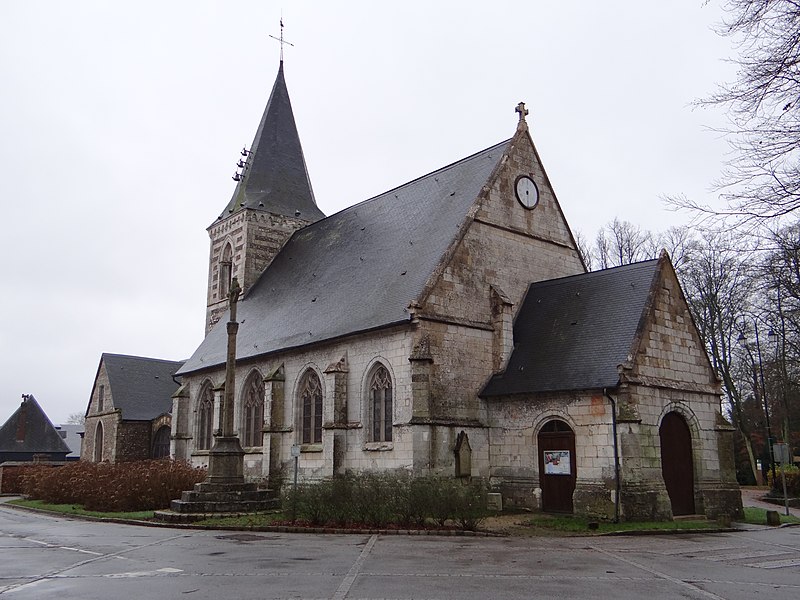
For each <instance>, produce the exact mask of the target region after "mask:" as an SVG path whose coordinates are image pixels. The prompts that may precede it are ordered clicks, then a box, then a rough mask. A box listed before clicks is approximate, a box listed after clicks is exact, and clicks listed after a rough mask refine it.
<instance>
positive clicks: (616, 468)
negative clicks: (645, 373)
mask: <svg viewBox="0 0 800 600" xmlns="http://www.w3.org/2000/svg"><path fill="white" fill-rule="evenodd" d="M603 395H604V396H605V397H606V398H608V400H609V402H611V430H612V433H613V435H614V480H615V484H616V490H615V493H614V523H619V491H620V479H619V446H618V444H617V401H616V400H614V398H612V397H611V394H609V393H608V390H607V389H606V388H603Z"/></svg>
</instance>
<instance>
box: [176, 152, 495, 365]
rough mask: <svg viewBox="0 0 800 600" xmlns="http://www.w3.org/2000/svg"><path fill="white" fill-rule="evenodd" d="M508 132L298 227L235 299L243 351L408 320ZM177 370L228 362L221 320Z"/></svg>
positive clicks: (289, 345) (242, 353)
mask: <svg viewBox="0 0 800 600" xmlns="http://www.w3.org/2000/svg"><path fill="white" fill-rule="evenodd" d="M508 143H509V140H506V141H504V142H501V143H500V144H497V145H495V146H492V147H491V148H487V149H486V150H483V151H481V152H478V153H477V154H474V155H472V156H469V157H467V158H464V159H462V160H460V161H458V162H456V163H453V164H451V165H449V166H447V167H444V168H442V169H440V170H438V171H434V172H433V173H430V174H429V175H425V176H424V177H421V178H419V179H416V180H414V181H412V182H410V183H407V184H405V185H402V186H400V187H398V188H395V189H393V190H390V191H388V192H386V193H384V194H381V195H380V196H376V197H374V198H372V199H370V200H366V201H364V202H362V203H360V204H356V205H355V206H351V207H350V208H347V209H345V210H343V211H341V212H339V213H336V214H335V215H332V216H330V217H328V218H326V219H322V220H321V221H317V222H316V223H314V224H312V225H309V226H308V227H305V228H303V229H301V230H299V231H297V232H295V233H294V235H293V236H292V237H291V239H290V240H289V241H288V242H287V243H286V245H285V246H284V247H283V249H282V250H281V251H280V252H279V253H278V255H277V256H276V257H275V259H274V260H273V262H272V263H271V264H270V266H269V267H268V268H267V270H266V271H265V272H264V273H263V274H262V275H261V278H260V279H259V280H258V281H257V282H256V284H255V285H254V286H253V287H252V288H251V290H250V292H249V293H248V294H247V296H246V297H245V298H244V299H243V300H242V301H241V302H240V303H239V306H238V320H239V322H240V328H239V334H238V338H237V349H236V356H237V359H246V358H248V357H253V356H258V355H261V354H266V353H269V352H273V351H276V350H282V349H287V348H293V347H297V346H302V345H305V344H309V343H314V342H319V341H322V340H328V339H333V338H336V337H339V336H342V335H347V334H351V333H355V332H359V331H366V330H370V329H374V328H377V327H383V326H386V325H390V324H393V323H400V322H403V321H407V320H408V319H409V315H408V312H407V310H406V309H407V307H408V305H409V304H410V303H411V302H412V301H414V300H416V298H417V297H418V296H419V294H420V293H421V292H422V290H423V288H424V286H425V284H426V282H427V281H428V278H429V277H430V276H431V274H432V273H433V271H434V269H435V268H436V266H437V265H438V264H439V262H440V261H441V260H442V257H443V256H444V254H445V252H446V250H447V248H448V247H449V246H450V244H451V243H452V242H453V240H454V239H455V237H456V235H457V234H458V232H459V228H460V227H461V225H462V223H463V222H464V220H465V219H466V218H467V215H468V213H469V209H470V207H472V206H473V204H474V202H475V200H476V199H477V198H478V196H479V194H480V193H481V190H482V187H483V186H484V184H486V183H487V182H488V180H489V178H490V176H491V174H492V173H493V171H494V169H495V167H496V166H497V165H498V163H499V161H500V158H501V157H502V155H503V152H504V151H505V150H506V148H507V146H508ZM225 320H227V317H225V318H223V320H222V321H220V322H219V323H217V325H216V326H215V327H214V328H213V329H212V330H211V331H210V332H209V334H208V336H206V338H205V340H204V341H203V342H202V344H201V345H200V347H199V348H198V349H197V350H196V351H195V353H194V355H193V356H192V357H191V358H190V359H189V360H188V361H187V362H186V364H185V365H184V366H183V368H182V369H181V373H189V372H192V371H197V370H200V369H204V368H208V367H212V366H217V365H221V364H224V362H225V356H226V344H227V334H226V327H225V323H224V321H225Z"/></svg>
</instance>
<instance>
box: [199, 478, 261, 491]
mask: <svg viewBox="0 0 800 600" xmlns="http://www.w3.org/2000/svg"><path fill="white" fill-rule="evenodd" d="M257 489H258V486H257V485H256V484H255V483H211V482H209V481H203V482H200V483H195V484H194V491H195V492H254V491H255V490H257Z"/></svg>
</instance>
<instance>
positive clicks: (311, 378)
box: [297, 369, 322, 444]
mask: <svg viewBox="0 0 800 600" xmlns="http://www.w3.org/2000/svg"><path fill="white" fill-rule="evenodd" d="M297 390H298V391H297V397H298V400H299V405H300V443H301V444H321V443H322V385H321V384H320V381H319V375H317V373H316V371H314V370H313V369H308V370H307V371H306V372H305V373H304V374H303V377H302V379H301V380H300V385H299V386H298V388H297Z"/></svg>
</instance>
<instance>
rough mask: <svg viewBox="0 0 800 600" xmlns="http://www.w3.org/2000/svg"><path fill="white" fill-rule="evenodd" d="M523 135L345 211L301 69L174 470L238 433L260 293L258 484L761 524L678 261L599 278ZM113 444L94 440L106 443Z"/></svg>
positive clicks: (175, 411) (238, 222)
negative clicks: (226, 414)
mask: <svg viewBox="0 0 800 600" xmlns="http://www.w3.org/2000/svg"><path fill="white" fill-rule="evenodd" d="M517 113H518V123H517V126H516V130H515V131H514V133H513V136H512V137H511V138H510V139H507V140H504V141H502V142H500V143H498V144H496V145H494V146H491V147H490V148H486V149H484V150H481V151H479V152H477V153H475V154H472V155H470V156H467V157H465V158H462V159H461V160H458V161H456V162H454V163H452V164H450V165H447V166H445V167H442V168H440V169H438V170H436V171H433V172H431V173H429V174H427V175H423V176H422V177H419V178H418V179H415V180H413V181H411V182H408V183H406V184H404V185H401V186H399V187H397V188H395V189H392V190H389V191H387V192H386V193H384V194H381V195H379V196H376V197H374V198H370V199H368V200H365V201H363V202H361V203H359V204H355V205H353V206H351V207H350V208H347V209H345V210H342V211H341V212H338V213H336V214H334V215H331V216H328V217H326V216H325V215H324V214H323V213H322V212H321V211H320V209H319V208H318V207H317V204H316V201H315V198H314V194H313V191H312V187H311V183H310V178H309V174H308V172H307V169H306V164H305V160H304V158H303V151H302V147H301V144H300V139H299V136H298V133H297V129H296V125H295V120H294V116H293V112H292V107H291V103H290V101H289V94H288V91H287V87H286V83H285V80H284V68H283V62H281V63H280V67H279V70H278V74H277V78H276V80H275V83H274V86H273V88H272V93H271V95H270V97H269V100H268V102H267V106H266V109H265V111H264V114H263V117H262V119H261V121H260V123H259V124H258V128H257V130H256V134H255V138H254V140H253V143H252V145H251V146H250V148H249V149H245V150H243V152H242V155H243V156H242V160H241V162H240V169H241V171H238V172H237V174H236V175H235V177H234V179H236V180H237V185H236V188H235V190H234V192H233V195H232V197H231V199H230V201H229V202H228V203H227V204H226V205H225V206H224V208H223V210H222V212H221V213H220V214H219V215H218V216H217V218H216V219H215V220H214V222H213V223H212V224H211V226H210V227H209V228H208V233H209V235H210V238H211V240H210V241H211V249H210V255H209V263H208V296H207V313H206V322H205V330H206V336H205V339H204V340H203V342H202V343H201V344H200V346H199V347H198V348H197V349H196V350H195V352H194V353H193V354H192V355H191V357H190V358H189V359H188V360H187V361H186V362H185V363H184V364H183V365H182V366H180V368H179V369H178V371H177V376H178V379H179V381H180V382H181V385H180V387H179V388H178V389H177V391H175V393H174V395H173V397H172V402H173V403H172V411H171V433H172V435H171V455H172V456H174V457H175V458H178V459H186V460H190V461H192V462H193V463H194V464H198V465H202V464H206V463H207V460H208V451H209V449H210V448H211V446H212V444H213V439H214V436H215V434H216V433H217V432H218V430H219V428H220V415H219V407H220V400H221V398H222V395H223V393H224V381H225V359H226V342H227V334H226V328H225V321H226V320H227V310H228V305H227V295H228V292H229V287H230V285H231V283H232V280H233V278H234V277H236V278H237V281H238V282H239V284H240V285H241V287H242V289H243V296H242V298H241V300H240V302H239V306H238V321H239V323H240V327H239V335H238V340H237V348H236V353H237V363H236V375H235V399H236V400H235V416H234V418H235V422H236V423H237V425H238V432H239V437H240V440H241V443H242V446H243V447H244V450H245V457H244V461H245V474H246V475H247V476H248V477H250V478H252V479H259V480H266V481H268V482H270V484H271V485H275V484H279V483H280V482H281V481H283V480H285V479H286V478H287V477H289V476H290V473H291V470H290V465H292V464H293V459H292V458H291V457H292V453H293V451H295V452H298V451H299V472H300V477H301V479H302V480H315V479H320V478H325V477H330V476H333V475H335V474H341V473H346V472H359V471H385V470H399V471H409V472H412V473H414V474H426V473H433V474H441V475H445V476H452V477H464V478H466V477H481V478H484V479H486V480H487V481H489V482H490V483H491V485H492V486H493V488H494V489H495V490H497V491H499V492H501V493H502V495H503V501H504V503H505V504H506V505H507V506H508V505H517V506H525V507H530V508H533V509H544V510H548V511H555V512H577V513H582V514H588V515H593V516H597V517H606V518H612V517H615V516H616V517H619V518H621V519H633V518H636V519H639V518H653V519H665V518H666V519H668V518H671V517H672V516H673V515H679V514H695V513H700V514H706V515H708V516H711V517H713V516H716V515H720V514H738V513H740V512H741V500H740V497H739V491H738V488H737V486H736V482H735V474H734V470H733V456H732V430H731V428H730V426H729V425H728V423H727V422H726V421H725V420H724V419H723V418H722V416H721V414H720V384H719V381H718V379H717V378H716V376H715V373H714V370H713V369H712V366H711V364H710V362H709V360H708V357H707V355H706V353H705V351H704V349H703V345H702V343H701V341H700V339H699V337H698V334H697V331H696V329H695V325H694V322H693V321H692V318H691V316H690V314H689V311H688V308H687V305H686V301H685V298H684V296H683V293H682V291H681V288H680V285H679V283H678V280H677V278H676V276H675V272H674V270H673V268H672V266H671V264H670V261H669V258H668V257H667V256H666V255H665V254H664V255H662V256H661V258H660V259H658V260H653V261H647V262H643V263H638V264H634V265H627V266H624V267H619V268H615V269H609V270H606V271H598V272H593V273H587V272H586V266H585V264H584V262H583V260H582V259H581V256H580V254H579V252H578V251H577V249H576V244H575V240H574V238H573V235H572V233H571V232H570V229H569V226H568V224H567V222H566V220H565V218H564V215H563V213H562V210H561V207H560V205H559V202H558V200H557V199H556V195H555V192H554V191H553V189H552V187H551V185H550V181H549V179H548V177H547V174H546V172H545V170H544V167H543V165H542V162H541V160H540V157H539V154H538V152H537V150H536V147H535V146H534V143H533V140H532V138H531V135H530V133H529V130H528V125H527V122H526V119H525V116H526V114H527V111H526V110H525V108H524V105H522V104H520V105H519V106H518V107H517ZM88 450H89V451H91V450H90V449H88Z"/></svg>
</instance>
